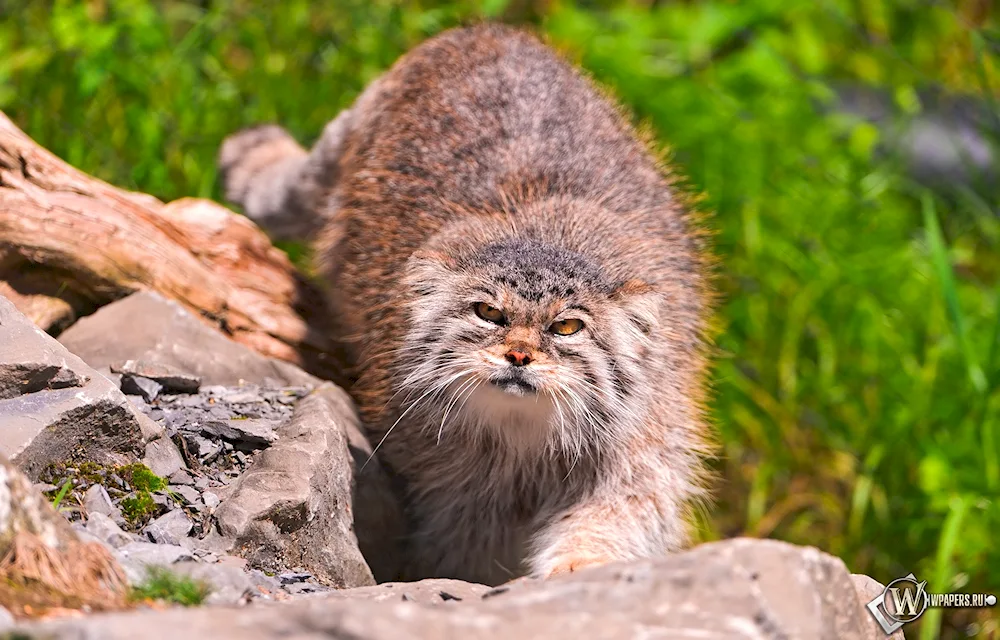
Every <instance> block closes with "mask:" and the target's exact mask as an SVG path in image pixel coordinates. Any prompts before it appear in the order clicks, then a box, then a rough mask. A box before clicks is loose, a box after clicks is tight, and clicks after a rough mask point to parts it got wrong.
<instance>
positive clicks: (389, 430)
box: [361, 372, 462, 470]
mask: <svg viewBox="0 0 1000 640" xmlns="http://www.w3.org/2000/svg"><path fill="white" fill-rule="evenodd" d="M461 375H462V373H461V372H459V373H457V374H455V375H453V376H452V377H451V378H449V379H448V380H447V382H445V383H444V384H442V385H436V386H433V387H431V388H429V389H428V390H427V391H425V392H424V393H423V395H421V396H420V397H419V398H417V399H416V401H414V402H413V404H411V405H410V406H409V407H407V408H406V410H405V411H403V413H401V414H400V415H399V418H397V419H396V421H395V422H393V423H392V426H391V427H389V429H388V430H387V431H386V432H385V435H384V436H382V439H381V440H379V442H378V444H377V445H375V448H374V449H373V450H372V453H371V455H370V456H368V459H367V460H365V463H364V464H363V465H361V469H362V470H363V469H364V468H365V467H366V466H367V465H368V463H369V462H371V461H372V459H373V458H374V457H375V454H376V453H378V450H379V448H380V447H381V446H382V444H383V443H384V442H385V439H386V438H388V437H389V434H390V433H392V430H393V429H395V428H396V425H398V424H399V422H400V421H401V420H402V419H403V418H405V417H406V415H407V414H408V413H410V411H412V410H413V408H414V407H416V406H417V405H418V404H420V401H421V400H423V399H424V398H426V397H427V396H428V395H430V394H431V393H434V392H438V391H441V389H443V388H444V387H447V386H448V385H449V384H451V383H452V382H454V381H455V380H457V379H458V378H459V377H460V376H461Z"/></svg>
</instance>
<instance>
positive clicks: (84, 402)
mask: <svg viewBox="0 0 1000 640" xmlns="http://www.w3.org/2000/svg"><path fill="white" fill-rule="evenodd" d="M161 433H162V429H161V428H160V427H159V426H157V425H156V424H155V423H154V422H152V421H151V420H149V419H148V418H147V417H146V416H144V415H142V414H141V413H140V412H138V411H136V410H135V408H134V407H133V406H132V405H131V404H130V403H129V402H128V400H127V399H126V397H125V396H124V395H123V394H122V393H121V391H119V390H118V388H117V387H116V386H115V384H114V383H112V382H111V381H110V380H108V379H107V378H105V377H104V376H102V375H100V374H99V373H97V372H96V371H95V370H94V369H92V368H91V367H89V366H87V365H86V364H85V363H84V362H83V361H82V360H81V359H80V358H78V357H77V356H75V355H73V354H72V353H70V352H69V351H67V350H66V348H65V347H63V346H62V345H61V344H59V343H58V342H57V341H56V340H55V339H53V338H51V337H50V336H49V335H48V334H46V333H45V332H43V331H42V330H41V329H38V328H37V327H36V326H35V325H34V324H32V323H31V321H29V320H28V319H27V318H25V317H24V316H23V315H21V314H20V312H18V311H17V310H16V309H15V308H14V305H13V304H12V303H11V302H10V301H8V300H7V299H6V298H3V297H0V453H2V454H4V455H6V456H8V457H10V458H11V459H12V460H13V461H14V462H15V463H17V465H18V466H19V467H20V468H21V469H22V470H23V471H24V472H25V473H27V474H28V475H29V476H30V477H32V478H33V479H37V477H38V474H39V473H40V472H41V471H42V469H44V468H45V466H47V465H48V464H50V463H52V462H60V461H65V460H91V461H95V462H98V463H101V464H122V463H125V462H129V461H135V460H136V459H138V457H139V456H141V455H142V452H143V444H144V441H146V440H152V439H154V438H156V437H158V436H159V435H160V434H161Z"/></svg>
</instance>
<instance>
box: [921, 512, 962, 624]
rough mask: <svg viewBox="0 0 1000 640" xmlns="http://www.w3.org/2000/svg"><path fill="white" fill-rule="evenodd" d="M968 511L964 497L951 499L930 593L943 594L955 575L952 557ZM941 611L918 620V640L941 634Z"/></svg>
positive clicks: (932, 611)
mask: <svg viewBox="0 0 1000 640" xmlns="http://www.w3.org/2000/svg"><path fill="white" fill-rule="evenodd" d="M968 510H969V499H968V498H967V497H965V496H961V497H956V498H953V499H952V501H951V504H950V505H949V507H948V516H947V517H946V518H945V521H944V526H943V527H942V528H941V537H940V539H939V544H938V552H937V557H936V558H935V560H934V575H933V577H932V578H931V588H930V589H929V591H931V592H932V593H943V592H945V591H947V590H948V588H949V586H950V585H949V583H950V582H951V579H952V577H953V576H954V575H955V570H954V567H953V566H952V556H953V555H954V552H955V546H956V545H957V544H958V536H959V532H960V531H961V530H962V522H963V521H964V520H965V515H966V513H967V512H968ZM941 614H942V611H941V609H928V610H927V612H926V613H925V614H924V615H923V616H922V617H921V619H920V640H934V639H935V638H937V637H938V636H939V635H940V633H941Z"/></svg>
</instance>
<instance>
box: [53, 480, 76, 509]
mask: <svg viewBox="0 0 1000 640" xmlns="http://www.w3.org/2000/svg"><path fill="white" fill-rule="evenodd" d="M72 484H73V483H72V482H70V481H69V480H67V481H66V482H64V483H63V485H62V487H60V489H59V493H57V494H56V498H55V500H53V501H52V508H53V509H55V510H56V511H59V504H60V503H61V502H62V501H63V498H65V497H66V494H67V493H68V492H69V487H70V485H72Z"/></svg>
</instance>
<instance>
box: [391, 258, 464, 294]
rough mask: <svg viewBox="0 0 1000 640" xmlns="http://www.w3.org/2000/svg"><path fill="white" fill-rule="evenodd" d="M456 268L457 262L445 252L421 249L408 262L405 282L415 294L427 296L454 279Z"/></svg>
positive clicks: (404, 275)
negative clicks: (450, 279)
mask: <svg viewBox="0 0 1000 640" xmlns="http://www.w3.org/2000/svg"><path fill="white" fill-rule="evenodd" d="M456 266H457V262H456V260H455V259H454V258H453V257H452V256H450V255H448V254H446V253H444V252H441V251H434V250H428V249H421V250H418V251H415V252H413V255H411V256H410V259H409V260H407V261H406V269H405V272H404V274H403V280H404V282H406V284H407V285H409V286H410V288H411V289H412V290H413V291H414V293H416V294H417V295H419V296H427V295H430V294H432V293H434V292H435V291H436V290H438V289H439V288H440V287H441V285H442V284H444V283H445V282H446V281H447V280H448V279H449V278H452V277H454V274H455V268H456Z"/></svg>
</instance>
